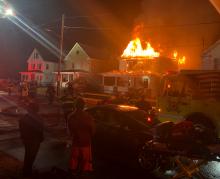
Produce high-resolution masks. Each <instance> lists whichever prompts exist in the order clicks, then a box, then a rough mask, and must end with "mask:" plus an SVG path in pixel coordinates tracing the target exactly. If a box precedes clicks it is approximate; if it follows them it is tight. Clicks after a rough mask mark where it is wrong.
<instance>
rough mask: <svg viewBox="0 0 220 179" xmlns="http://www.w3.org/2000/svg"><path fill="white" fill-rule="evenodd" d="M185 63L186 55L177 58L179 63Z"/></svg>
mask: <svg viewBox="0 0 220 179" xmlns="http://www.w3.org/2000/svg"><path fill="white" fill-rule="evenodd" d="M185 63H186V57H185V56H183V57H182V58H179V60H178V64H179V65H184V64H185Z"/></svg>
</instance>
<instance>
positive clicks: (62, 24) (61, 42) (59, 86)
mask: <svg viewBox="0 0 220 179" xmlns="http://www.w3.org/2000/svg"><path fill="white" fill-rule="evenodd" d="M64 21H65V15H64V14H62V21H61V30H60V33H61V34H60V58H59V63H58V76H57V96H60V93H61V90H60V89H61V74H60V72H61V65H62V60H63V34H64Z"/></svg>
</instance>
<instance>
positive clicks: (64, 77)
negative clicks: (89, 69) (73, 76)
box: [62, 74, 68, 82]
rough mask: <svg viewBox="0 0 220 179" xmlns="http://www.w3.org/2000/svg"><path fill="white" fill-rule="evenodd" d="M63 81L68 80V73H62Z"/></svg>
mask: <svg viewBox="0 0 220 179" xmlns="http://www.w3.org/2000/svg"><path fill="white" fill-rule="evenodd" d="M62 81H63V82H67V81H68V75H67V74H63V75H62Z"/></svg>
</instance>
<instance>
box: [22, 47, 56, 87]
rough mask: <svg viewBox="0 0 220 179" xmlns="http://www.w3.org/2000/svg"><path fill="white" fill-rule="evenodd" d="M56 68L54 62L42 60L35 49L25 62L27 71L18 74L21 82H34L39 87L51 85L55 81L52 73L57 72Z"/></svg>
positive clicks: (41, 56)
mask: <svg viewBox="0 0 220 179" xmlns="http://www.w3.org/2000/svg"><path fill="white" fill-rule="evenodd" d="M54 60H55V59H54ZM57 68H58V63H57V62H56V61H51V60H48V59H46V58H44V57H43V55H42V54H41V53H40V52H39V51H38V50H37V49H34V50H33V52H32V53H31V55H30V57H29V58H28V60H27V71H23V72H20V75H21V81H22V82H33V81H35V82H37V83H38V84H40V85H47V84H51V83H52V82H53V81H54V80H55V79H54V78H55V77H54V73H53V72H54V71H57Z"/></svg>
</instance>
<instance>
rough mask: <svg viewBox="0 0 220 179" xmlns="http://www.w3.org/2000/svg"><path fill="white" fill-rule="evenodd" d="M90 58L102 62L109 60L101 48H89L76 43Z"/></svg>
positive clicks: (105, 51)
mask: <svg viewBox="0 0 220 179" xmlns="http://www.w3.org/2000/svg"><path fill="white" fill-rule="evenodd" d="M78 44H79V45H80V46H81V47H82V49H83V50H84V51H85V52H86V53H87V55H88V56H89V57H90V58H95V59H98V60H104V59H106V58H109V53H108V52H107V50H105V49H103V48H97V47H91V46H89V45H85V44H82V43H78Z"/></svg>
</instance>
